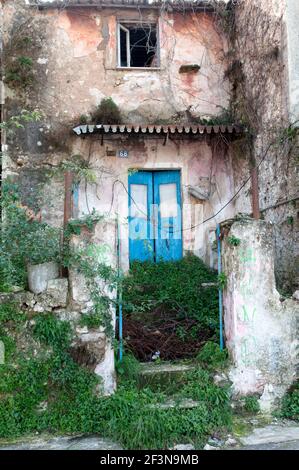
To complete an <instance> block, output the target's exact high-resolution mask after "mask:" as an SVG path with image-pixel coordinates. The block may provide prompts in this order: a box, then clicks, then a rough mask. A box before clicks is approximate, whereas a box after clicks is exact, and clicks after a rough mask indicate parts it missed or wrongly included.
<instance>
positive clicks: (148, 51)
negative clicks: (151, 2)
mask: <svg viewBox="0 0 299 470" xmlns="http://www.w3.org/2000/svg"><path fill="white" fill-rule="evenodd" d="M118 66H119V67H158V57H157V27H156V25H155V24H150V23H146V24H143V23H118Z"/></svg>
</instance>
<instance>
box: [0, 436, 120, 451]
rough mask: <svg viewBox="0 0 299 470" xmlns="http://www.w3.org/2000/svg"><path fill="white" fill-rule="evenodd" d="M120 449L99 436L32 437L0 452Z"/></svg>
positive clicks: (5, 446) (3, 448)
mask: <svg viewBox="0 0 299 470" xmlns="http://www.w3.org/2000/svg"><path fill="white" fill-rule="evenodd" d="M121 449H122V448H121V447H120V446H119V445H117V444H115V443H114V442H111V441H109V440H108V439H101V438H100V437H99V436H77V437H64V436H61V437H54V438H50V437H43V436H41V437H33V438H31V439H30V440H27V441H24V442H16V443H15V444H9V445H4V446H1V445H0V450H121Z"/></svg>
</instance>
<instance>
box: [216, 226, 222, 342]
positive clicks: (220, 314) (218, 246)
mask: <svg viewBox="0 0 299 470" xmlns="http://www.w3.org/2000/svg"><path fill="white" fill-rule="evenodd" d="M220 235H221V233H220V225H219V224H217V228H216V238H217V253H218V276H219V275H220V274H221V272H222V263H221V239H220ZM218 296H219V346H220V351H223V347H224V345H223V319H222V312H223V298H222V289H221V288H219V291H218Z"/></svg>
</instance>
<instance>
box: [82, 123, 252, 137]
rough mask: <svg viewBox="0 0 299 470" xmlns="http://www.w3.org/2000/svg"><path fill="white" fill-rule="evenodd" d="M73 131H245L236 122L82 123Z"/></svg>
mask: <svg viewBox="0 0 299 470" xmlns="http://www.w3.org/2000/svg"><path fill="white" fill-rule="evenodd" d="M73 132H74V133H75V134H76V135H79V136H83V137H84V136H85V135H87V134H94V133H101V134H154V135H159V134H162V135H163V134H190V135H192V134H193V135H196V134H197V135H202V134H242V133H244V132H246V129H244V127H243V126H241V125H237V124H225V125H214V126H208V125H199V124H196V125H194V124H193V125H192V124H190V125H188V124H184V125H173V124H169V125H158V124H153V125H142V124H138V125H133V124H84V125H81V126H77V127H74V128H73Z"/></svg>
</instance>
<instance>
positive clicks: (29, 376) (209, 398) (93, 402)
mask: <svg viewBox="0 0 299 470" xmlns="http://www.w3.org/2000/svg"><path fill="white" fill-rule="evenodd" d="M1 309H2V307H1ZM5 312H6V313H4V314H1V319H2V320H1V322H2V321H3V318H4V319H5V322H6V321H10V322H11V323H14V324H15V322H16V321H17V318H18V313H17V312H16V311H15V310H14V308H13V307H11V308H10V310H9V309H8V307H7V306H6V307H5ZM9 312H10V313H9ZM1 324H2V323H1ZM28 332H29V330H28V329H27V334H28ZM30 334H31V337H32V340H34V341H37V340H38V341H39V342H40V347H39V348H38V351H35V354H30V355H27V356H26V359H25V358H24V354H23V353H22V351H21V349H20V348H17V349H16V350H15V352H14V354H13V355H12V357H11V358H10V359H9V360H7V361H6V363H5V364H4V365H0V370H1V374H0V395H1V401H0V437H2V438H9V437H17V436H22V435H24V434H28V433H33V432H34V433H36V432H43V431H48V432H57V433H67V434H68V433H71V434H72V433H76V434H78V433H86V434H89V433H91V434H93V433H98V434H100V435H101V436H103V437H109V438H111V439H113V440H115V441H117V442H119V443H120V444H121V445H123V446H124V447H125V448H128V449H151V448H153V449H155V448H161V449H165V448H167V447H170V446H173V445H174V444H175V443H178V442H180V443H181V442H186V443H188V442H190V443H194V444H195V445H196V447H200V446H202V445H203V444H204V442H205V439H206V437H207V436H208V435H210V434H212V433H213V432H216V431H217V432H219V430H221V429H224V428H225V427H228V426H230V423H231V412H230V406H229V395H228V391H227V390H226V389H221V388H218V387H217V386H216V385H214V383H213V381H212V379H211V378H210V375H209V373H208V372H207V371H204V370H202V369H201V368H200V367H199V368H198V369H197V370H196V371H194V372H190V374H188V375H187V376H186V381H185V384H184V385H183V387H182V388H181V390H180V391H179V393H176V396H175V400H176V401H177V403H178V404H179V403H180V401H181V399H182V398H183V397H184V398H192V399H193V400H197V401H198V402H199V404H198V407H196V408H194V409H180V408H179V407H176V408H172V409H160V408H158V407H156V405H157V404H158V403H161V402H162V403H163V401H165V400H166V399H167V397H166V395H165V394H163V393H155V392H154V391H152V390H150V389H148V388H145V389H142V390H140V389H139V388H138V386H137V374H138V370H137V371H136V368H135V369H134V363H136V361H134V359H132V358H130V356H125V360H124V362H123V363H122V366H121V367H122V371H121V370H120V368H118V370H119V374H120V380H119V387H118V390H117V392H116V393H115V394H114V395H113V396H111V397H98V396H97V395H96V394H95V388H96V387H97V386H100V383H99V381H98V379H97V377H96V376H95V375H94V374H93V373H91V372H90V371H88V370H87V369H85V368H83V367H80V366H78V365H77V364H76V363H75V362H74V361H73V359H72V358H71V356H70V347H71V346H70V345H71V337H72V332H71V330H70V325H69V323H68V322H64V321H60V320H57V319H56V318H55V317H54V316H52V315H50V314H48V315H44V314H43V315H42V316H37V317H36V321H35V325H33V326H32V327H31V329H30ZM128 371H129V373H128ZM133 371H134V372H133Z"/></svg>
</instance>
